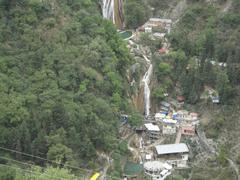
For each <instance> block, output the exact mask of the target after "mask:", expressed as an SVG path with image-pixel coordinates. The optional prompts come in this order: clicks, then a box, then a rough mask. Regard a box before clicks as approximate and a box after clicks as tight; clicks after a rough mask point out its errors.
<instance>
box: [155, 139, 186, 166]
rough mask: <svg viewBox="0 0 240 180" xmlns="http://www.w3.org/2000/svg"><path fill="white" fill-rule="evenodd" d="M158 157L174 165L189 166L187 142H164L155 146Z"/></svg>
mask: <svg viewBox="0 0 240 180" xmlns="http://www.w3.org/2000/svg"><path fill="white" fill-rule="evenodd" d="M155 151H156V159H157V160H159V161H166V162H168V163H169V164H171V165H172V166H174V167H178V168H185V167H187V161H188V154H189V149H188V147H187V145H186V144H184V143H180V144H164V145H157V146H155Z"/></svg>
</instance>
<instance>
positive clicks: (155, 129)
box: [144, 123, 160, 131]
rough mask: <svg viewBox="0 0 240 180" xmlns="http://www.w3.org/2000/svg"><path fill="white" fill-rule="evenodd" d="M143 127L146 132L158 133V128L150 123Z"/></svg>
mask: <svg viewBox="0 0 240 180" xmlns="http://www.w3.org/2000/svg"><path fill="white" fill-rule="evenodd" d="M144 126H145V127H146V128H147V130H148V131H160V129H159V127H158V126H157V125H154V124H152V123H147V124H144Z"/></svg>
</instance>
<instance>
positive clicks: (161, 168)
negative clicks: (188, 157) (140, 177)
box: [143, 161, 172, 180]
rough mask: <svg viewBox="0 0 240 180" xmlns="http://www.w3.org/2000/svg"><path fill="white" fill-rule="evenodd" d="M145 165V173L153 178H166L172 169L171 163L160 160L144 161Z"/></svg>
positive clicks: (159, 179)
mask: <svg viewBox="0 0 240 180" xmlns="http://www.w3.org/2000/svg"><path fill="white" fill-rule="evenodd" d="M143 167H144V172H145V174H147V175H149V176H150V177H151V178H152V180H164V179H165V178H166V177H167V176H169V175H170V174H171V170H172V166H171V165H169V164H168V163H163V162H160V161H148V162H146V163H144V165H143Z"/></svg>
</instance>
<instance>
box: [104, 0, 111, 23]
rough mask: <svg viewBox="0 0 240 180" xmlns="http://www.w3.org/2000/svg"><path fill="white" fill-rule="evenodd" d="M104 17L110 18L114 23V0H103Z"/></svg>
mask: <svg viewBox="0 0 240 180" xmlns="http://www.w3.org/2000/svg"><path fill="white" fill-rule="evenodd" d="M102 14H103V18H105V19H109V20H111V21H112V22H113V23H114V0H103V5H102Z"/></svg>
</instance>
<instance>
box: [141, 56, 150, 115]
mask: <svg viewBox="0 0 240 180" xmlns="http://www.w3.org/2000/svg"><path fill="white" fill-rule="evenodd" d="M143 57H144V59H145V60H146V62H147V63H148V64H149V68H148V70H147V72H146V73H145V74H144V76H143V79H142V82H143V83H144V112H145V117H148V116H149V113H150V107H151V104H150V94H151V91H150V88H149V84H150V77H151V75H152V69H153V67H152V64H151V61H150V60H149V59H148V58H147V56H145V55H143Z"/></svg>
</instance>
